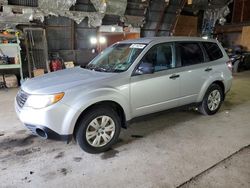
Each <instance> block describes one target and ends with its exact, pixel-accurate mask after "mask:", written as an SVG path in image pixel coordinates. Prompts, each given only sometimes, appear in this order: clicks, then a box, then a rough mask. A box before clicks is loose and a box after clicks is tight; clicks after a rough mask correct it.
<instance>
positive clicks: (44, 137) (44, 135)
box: [36, 128, 48, 139]
mask: <svg viewBox="0 0 250 188" xmlns="http://www.w3.org/2000/svg"><path fill="white" fill-rule="evenodd" d="M36 134H37V135H38V136H40V137H41V138H43V139H47V138H48V135H47V133H46V132H45V131H44V130H43V129H39V128H37V129H36Z"/></svg>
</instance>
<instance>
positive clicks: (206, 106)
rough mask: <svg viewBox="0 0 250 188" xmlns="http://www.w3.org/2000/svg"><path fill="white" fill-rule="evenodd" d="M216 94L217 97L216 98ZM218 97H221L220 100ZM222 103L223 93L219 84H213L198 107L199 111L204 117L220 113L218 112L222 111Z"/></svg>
mask: <svg viewBox="0 0 250 188" xmlns="http://www.w3.org/2000/svg"><path fill="white" fill-rule="evenodd" d="M214 94H215V95H216V96H214ZM218 95H219V98H218ZM211 98H212V99H214V100H213V102H212V101H211V100H210V99H211ZM216 101H217V103H216ZM222 101H223V92H222V89H221V87H220V86H219V85H217V84H212V85H211V86H210V87H209V88H208V89H207V91H206V94H205V96H204V98H203V100H202V102H201V104H200V106H199V107H198V110H199V112H200V113H202V114H204V115H213V114H215V113H216V112H218V110H219V109H220V107H221V104H222ZM211 102H212V103H211ZM211 104H212V105H211Z"/></svg>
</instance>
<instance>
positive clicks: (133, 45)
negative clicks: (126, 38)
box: [129, 44, 146, 49]
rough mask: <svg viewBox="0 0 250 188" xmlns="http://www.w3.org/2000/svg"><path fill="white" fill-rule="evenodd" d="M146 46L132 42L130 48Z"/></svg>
mask: <svg viewBox="0 0 250 188" xmlns="http://www.w3.org/2000/svg"><path fill="white" fill-rule="evenodd" d="M145 46H146V45H145V44H132V45H131V46H130V47H129V48H137V49H143V48H144V47H145Z"/></svg>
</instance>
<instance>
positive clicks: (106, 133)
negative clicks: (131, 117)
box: [76, 107, 121, 153]
mask: <svg viewBox="0 0 250 188" xmlns="http://www.w3.org/2000/svg"><path fill="white" fill-rule="evenodd" d="M120 129H121V121H120V118H119V116H118V115H117V113H116V112H115V111H114V110H113V109H111V108H105V107H100V108H97V109H93V110H91V111H89V112H88V113H87V114H85V115H84V116H83V118H82V120H81V121H80V124H79V128H78V130H77V132H76V141H77V143H78V144H79V145H80V147H81V148H82V149H83V150H84V151H86V152H88V153H101V152H104V151H106V150H108V149H109V148H110V147H111V146H112V145H113V144H114V143H115V142H116V141H117V139H118V137H119V134H120Z"/></svg>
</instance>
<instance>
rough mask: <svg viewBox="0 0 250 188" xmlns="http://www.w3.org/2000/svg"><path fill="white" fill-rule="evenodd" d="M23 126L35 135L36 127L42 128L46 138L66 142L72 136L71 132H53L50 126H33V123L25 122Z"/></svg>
mask: <svg viewBox="0 0 250 188" xmlns="http://www.w3.org/2000/svg"><path fill="white" fill-rule="evenodd" d="M25 126H26V127H27V128H28V129H29V130H30V131H31V132H32V133H33V134H35V135H37V134H36V131H35V130H36V129H42V130H43V131H44V132H45V133H46V134H47V139H51V140H59V141H66V142H67V143H69V142H70V141H71V140H72V138H73V135H72V134H69V135H60V134H58V133H57V132H55V131H53V130H51V129H50V128H48V127H44V126H35V125H30V124H25Z"/></svg>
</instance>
